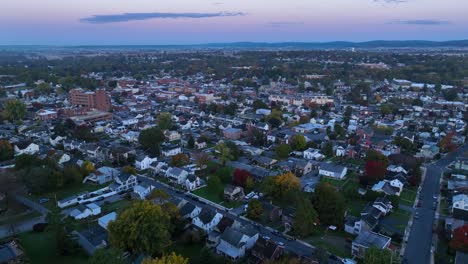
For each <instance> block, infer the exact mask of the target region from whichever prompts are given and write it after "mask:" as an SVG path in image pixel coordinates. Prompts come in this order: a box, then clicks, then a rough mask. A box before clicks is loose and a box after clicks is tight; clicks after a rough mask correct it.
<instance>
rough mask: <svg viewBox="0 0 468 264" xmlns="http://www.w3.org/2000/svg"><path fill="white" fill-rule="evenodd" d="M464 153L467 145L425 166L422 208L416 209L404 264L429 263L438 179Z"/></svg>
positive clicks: (438, 189)
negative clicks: (417, 215)
mask: <svg viewBox="0 0 468 264" xmlns="http://www.w3.org/2000/svg"><path fill="white" fill-rule="evenodd" d="M465 151H468V145H464V146H463V147H461V148H459V149H458V150H457V151H455V152H453V153H450V154H448V155H446V156H445V157H443V158H442V159H440V160H438V161H437V162H434V163H432V164H429V165H427V166H426V168H427V170H426V177H425V180H424V183H423V184H422V186H421V192H420V200H421V201H422V206H421V208H417V209H416V212H418V213H419V219H414V221H413V225H412V227H411V231H410V235H409V238H408V242H407V245H406V250H405V255H404V260H405V261H406V263H408V264H420V263H431V247H432V246H433V245H432V235H433V234H432V230H433V224H434V218H435V213H436V210H434V209H433V204H434V202H435V201H436V199H435V198H434V197H433V196H437V197H438V196H439V191H440V177H441V175H442V173H443V172H444V170H445V167H447V166H448V165H449V164H450V163H451V162H453V161H455V160H456V158H457V157H459V156H461V155H463V153H464V152H465ZM421 196H422V198H421Z"/></svg>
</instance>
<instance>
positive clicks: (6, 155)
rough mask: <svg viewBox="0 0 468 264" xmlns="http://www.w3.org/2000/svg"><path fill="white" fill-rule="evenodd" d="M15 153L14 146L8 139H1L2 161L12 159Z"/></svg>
mask: <svg viewBox="0 0 468 264" xmlns="http://www.w3.org/2000/svg"><path fill="white" fill-rule="evenodd" d="M14 154H15V150H14V148H13V146H12V145H11V144H10V142H8V141H7V140H4V139H2V140H0V161H4V160H9V159H12V158H13V156H14Z"/></svg>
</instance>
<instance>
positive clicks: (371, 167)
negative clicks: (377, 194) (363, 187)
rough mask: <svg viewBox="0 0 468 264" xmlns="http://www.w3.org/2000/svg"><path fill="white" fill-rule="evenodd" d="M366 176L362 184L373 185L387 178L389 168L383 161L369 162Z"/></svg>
mask: <svg viewBox="0 0 468 264" xmlns="http://www.w3.org/2000/svg"><path fill="white" fill-rule="evenodd" d="M365 168H366V174H365V175H364V176H363V178H362V179H361V182H362V183H365V184H371V183H375V182H377V181H380V180H382V179H383V178H384V177H385V172H386V170H387V166H386V165H385V162H383V161H375V160H369V161H367V162H366V167H365Z"/></svg>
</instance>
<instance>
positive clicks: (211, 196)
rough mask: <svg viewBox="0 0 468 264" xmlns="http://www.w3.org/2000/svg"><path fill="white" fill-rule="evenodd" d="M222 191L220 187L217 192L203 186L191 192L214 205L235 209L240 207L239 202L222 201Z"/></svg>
mask: <svg viewBox="0 0 468 264" xmlns="http://www.w3.org/2000/svg"><path fill="white" fill-rule="evenodd" d="M223 190H224V188H223V187H222V186H221V189H218V190H211V189H210V188H208V186H205V187H202V188H200V189H197V190H195V191H193V192H192V193H193V194H195V195H198V196H200V197H203V198H205V199H207V200H210V201H212V202H214V203H217V204H220V205H222V206H224V207H226V208H236V207H239V206H240V205H242V203H241V202H236V201H225V200H223V198H222V196H221V195H220V194H222V193H223Z"/></svg>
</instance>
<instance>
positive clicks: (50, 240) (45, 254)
mask: <svg viewBox="0 0 468 264" xmlns="http://www.w3.org/2000/svg"><path fill="white" fill-rule="evenodd" d="M19 241H20V244H21V246H22V247H23V249H24V251H25V253H26V255H27V256H28V258H29V259H30V263H32V264H36V263H37V264H42V263H50V264H62V263H67V264H84V263H87V262H88V258H87V256H86V255H84V253H81V254H78V255H76V256H66V257H65V256H60V255H59V254H58V252H57V244H56V242H55V241H56V240H55V234H54V233H52V232H43V233H34V232H29V233H23V234H21V235H20V236H19Z"/></svg>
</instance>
